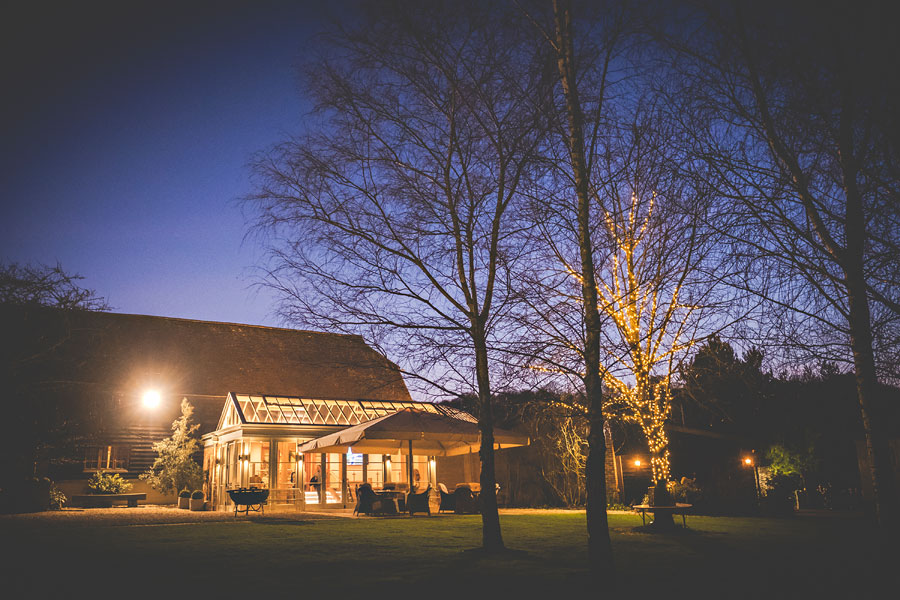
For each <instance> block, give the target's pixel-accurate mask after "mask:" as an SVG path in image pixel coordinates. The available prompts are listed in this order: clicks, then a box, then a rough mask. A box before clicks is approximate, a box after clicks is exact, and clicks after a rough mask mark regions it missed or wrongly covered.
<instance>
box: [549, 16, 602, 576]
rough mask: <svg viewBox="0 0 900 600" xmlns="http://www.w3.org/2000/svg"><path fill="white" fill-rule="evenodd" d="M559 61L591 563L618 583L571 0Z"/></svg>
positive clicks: (561, 24) (559, 24)
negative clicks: (574, 249)
mask: <svg viewBox="0 0 900 600" xmlns="http://www.w3.org/2000/svg"><path fill="white" fill-rule="evenodd" d="M553 13H554V18H555V21H556V50H557V66H558V68H559V76H560V83H561V84H562V89H563V95H564V96H565V100H566V119H567V125H568V133H569V139H568V146H569V158H570V161H571V163H572V175H573V178H574V181H575V193H576V196H577V201H578V211H577V212H578V244H579V247H580V254H581V278H582V281H581V294H582V300H583V302H584V322H585V348H584V362H585V374H584V392H585V399H586V401H587V405H588V420H589V426H590V429H589V431H588V457H587V464H586V466H585V479H586V487H587V532H588V569H589V570H590V576H591V580H592V583H593V584H594V586H595V589H597V590H599V589H600V586H604V587H606V588H608V589H612V588H614V587H615V568H614V565H613V556H612V545H611V544H610V540H609V522H608V520H607V516H606V439H605V438H604V435H603V410H602V404H603V390H602V389H601V386H600V384H601V379H600V313H599V312H598V309H597V284H596V280H595V275H594V257H593V246H592V244H591V228H590V195H589V193H588V189H589V188H588V177H589V174H588V169H587V164H586V162H585V156H584V133H583V123H584V119H583V116H582V111H581V104H580V101H579V99H578V89H577V85H576V82H577V78H576V72H575V64H574V60H575V51H574V44H573V42H572V15H571V6H570V2H569V1H568V0H554V2H553Z"/></svg>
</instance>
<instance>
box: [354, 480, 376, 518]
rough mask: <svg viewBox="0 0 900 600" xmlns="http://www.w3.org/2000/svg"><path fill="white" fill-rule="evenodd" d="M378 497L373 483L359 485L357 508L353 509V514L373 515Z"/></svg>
mask: <svg viewBox="0 0 900 600" xmlns="http://www.w3.org/2000/svg"><path fill="white" fill-rule="evenodd" d="M377 498H378V496H377V494H375V490H373V489H372V484H370V483H364V484H362V485H361V486H359V489H358V490H356V508H354V509H353V514H355V515H356V516H359V515H360V514H363V515H371V514H372V513H374V512H375V500H376V499H377Z"/></svg>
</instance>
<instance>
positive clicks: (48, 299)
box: [0, 263, 110, 310]
mask: <svg viewBox="0 0 900 600" xmlns="http://www.w3.org/2000/svg"><path fill="white" fill-rule="evenodd" d="M81 279H84V278H83V277H82V276H81V275H77V274H74V275H73V274H69V273H66V271H65V270H64V269H63V268H62V265H60V264H59V263H57V264H56V265H55V266H52V267H51V266H48V265H20V264H18V263H9V264H0V304H2V305H7V306H8V305H18V306H52V307H54V308H60V309H63V310H110V306H109V304H108V303H107V302H106V299H105V298H102V297H100V296H98V295H97V292H95V291H94V290H91V289H87V288H83V287H81V286H80V285H78V282H79V281H80V280H81Z"/></svg>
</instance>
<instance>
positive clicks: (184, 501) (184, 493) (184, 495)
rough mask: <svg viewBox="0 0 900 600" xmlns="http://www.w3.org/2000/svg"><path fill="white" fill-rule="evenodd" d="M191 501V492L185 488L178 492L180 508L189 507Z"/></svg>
mask: <svg viewBox="0 0 900 600" xmlns="http://www.w3.org/2000/svg"><path fill="white" fill-rule="evenodd" d="M190 503H191V493H190V492H189V491H188V490H187V488H185V489H183V490H181V491H180V492H179V493H178V508H184V509H188V508H190Z"/></svg>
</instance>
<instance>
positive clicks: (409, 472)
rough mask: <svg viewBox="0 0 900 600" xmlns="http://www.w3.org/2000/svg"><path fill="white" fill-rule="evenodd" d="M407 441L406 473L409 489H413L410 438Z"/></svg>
mask: <svg viewBox="0 0 900 600" xmlns="http://www.w3.org/2000/svg"><path fill="white" fill-rule="evenodd" d="M408 441H409V456H407V457H406V475H407V478H408V479H409V491H410V493H412V491H413V457H412V440H408Z"/></svg>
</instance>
